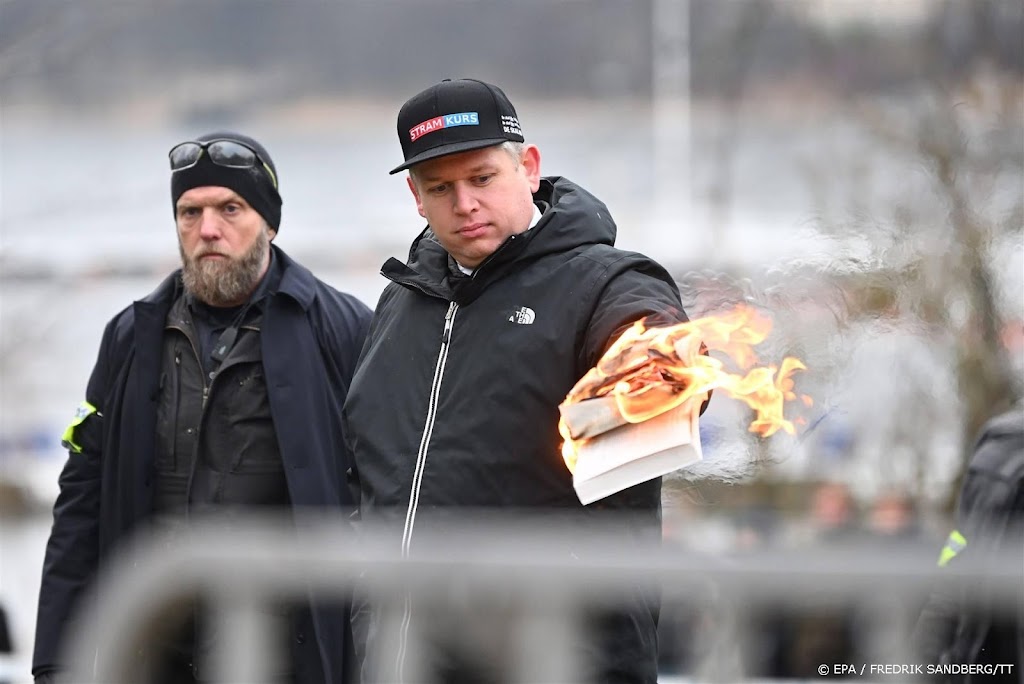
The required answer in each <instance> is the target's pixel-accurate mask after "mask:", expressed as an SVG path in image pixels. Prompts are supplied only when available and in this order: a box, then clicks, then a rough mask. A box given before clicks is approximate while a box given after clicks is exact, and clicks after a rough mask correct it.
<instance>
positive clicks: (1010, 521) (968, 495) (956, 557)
mask: <svg viewBox="0 0 1024 684" xmlns="http://www.w3.org/2000/svg"><path fill="white" fill-rule="evenodd" d="M956 526H957V527H956V530H955V531H954V532H953V533H952V534H951V535H950V539H949V541H948V542H947V546H946V548H945V549H943V555H942V559H941V561H940V563H941V564H942V565H947V564H948V565H949V567H951V568H952V567H958V568H963V569H965V570H970V571H974V572H979V573H980V572H985V571H992V570H996V569H997V568H996V567H994V566H993V564H994V563H995V562H997V559H1003V558H1005V557H1006V556H1007V555H1009V557H1010V559H1011V560H1010V562H1011V563H1014V564H1015V565H1014V567H1012V568H998V569H1000V570H1006V569H1010V570H1013V571H1014V572H1017V573H1019V574H1020V586H1021V587H1022V588H1024V556H1021V555H1020V554H1022V548H1024V547H1022V544H1024V404H1020V403H1018V404H1017V405H1016V406H1015V407H1014V408H1013V409H1011V410H1010V411H1009V412H1007V413H1004V414H1002V415H1000V416H997V417H996V418H994V419H992V420H991V421H989V422H988V423H987V424H986V425H985V427H984V428H983V429H982V431H981V434H980V436H979V437H978V441H977V444H976V446H975V449H974V452H973V454H972V456H971V461H970V463H969V464H968V468H967V474H966V475H965V477H964V481H963V484H962V485H961V488H960V495H959V497H958V499H957V510H956ZM1015 558H1016V559H1018V560H1014V559H1015ZM939 573H940V574H939V578H938V580H937V582H936V585H935V588H934V589H933V590H932V592H931V595H930V596H929V599H928V602H927V603H926V605H925V607H924V609H923V610H922V613H921V617H920V619H919V620H918V624H917V626H916V629H915V634H914V639H915V642H916V643H915V646H916V648H917V650H918V652H919V654H920V657H921V660H922V662H929V663H938V662H946V663H953V664H971V663H980V664H994V665H998V664H1002V665H1004V666H1005V665H1010V664H1012V665H1013V672H1012V673H1010V672H1006V671H1005V670H1004V671H1002V672H1001V674H1002V678H998V677H997V678H996V679H999V681H1008V682H1009V681H1013V682H1024V599H1022V600H1021V601H1020V602H1019V604H1018V605H1017V606H1016V610H1014V609H1012V608H1010V609H1009V610H1007V608H1009V606H1007V605H1005V604H1002V605H997V604H996V603H995V602H996V601H999V600H1000V599H999V598H997V597H992V596H989V595H988V593H987V592H986V591H985V588H984V587H983V586H980V587H974V586H971V587H969V588H966V589H965V588H964V587H962V586H950V583H949V582H947V581H944V580H943V578H942V575H941V573H942V568H940V569H939ZM1022 591H1024V589H1022ZM997 608H998V609H997ZM990 679H993V678H992V677H990V676H985V675H982V676H980V677H974V678H972V677H971V676H969V675H968V676H956V677H948V678H947V679H946V680H944V681H960V682H973V681H989V680H990ZM993 681H994V680H993Z"/></svg>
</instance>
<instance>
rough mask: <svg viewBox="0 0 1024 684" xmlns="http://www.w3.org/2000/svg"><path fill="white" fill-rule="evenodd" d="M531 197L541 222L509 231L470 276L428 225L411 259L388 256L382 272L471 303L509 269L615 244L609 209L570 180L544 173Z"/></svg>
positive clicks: (415, 243) (412, 249)
mask: <svg viewBox="0 0 1024 684" xmlns="http://www.w3.org/2000/svg"><path fill="white" fill-rule="evenodd" d="M533 201H534V203H536V204H538V205H539V206H540V207H541V208H542V210H543V216H542V217H541V219H540V221H539V222H538V223H537V225H535V226H534V227H533V228H532V229H530V230H528V231H526V232H524V233H519V234H518V235H512V236H509V238H508V239H507V240H505V242H503V243H502V244H501V246H500V247H498V249H497V250H496V251H495V252H494V253H493V254H492V255H491V256H489V257H487V259H485V260H484V262H483V263H482V264H480V266H479V267H478V268H477V269H476V272H475V273H474V275H473V277H472V278H469V277H460V276H459V275H458V274H455V273H452V270H451V269H450V268H449V256H448V253H447V252H446V251H445V249H444V247H442V246H441V243H439V242H438V241H437V238H436V237H435V236H434V233H433V230H431V228H430V226H429V225H428V226H427V227H426V228H424V230H423V232H421V233H420V234H419V235H418V236H417V237H416V239H415V240H414V241H413V243H412V246H411V247H410V249H409V258H408V261H407V262H406V263H404V264H403V263H402V262H400V261H398V260H397V259H389V260H388V261H387V262H386V263H385V264H384V266H383V267H382V268H381V274H382V275H383V276H384V277H386V278H388V279H390V280H393V281H394V282H396V283H398V284H400V285H404V286H406V287H411V288H414V289H417V290H420V291H422V292H424V293H425V294H428V295H433V296H436V297H442V298H444V299H449V300H456V301H459V302H460V303H468V302H469V301H472V300H473V299H475V298H476V296H477V295H478V294H479V293H480V292H481V291H483V289H484V288H486V287H487V284H488V283H491V282H493V281H494V280H497V279H499V278H500V277H501V276H502V275H503V274H504V273H507V272H508V270H509V269H513V268H517V267H518V266H521V265H523V264H525V263H528V262H531V261H535V260H537V259H540V258H541V257H543V256H545V255H548V254H558V253H564V252H567V251H569V250H572V249H576V248H579V247H585V246H588V245H596V244H605V245H609V246H614V244H615V236H616V232H617V228H616V225H615V221H614V220H613V219H612V217H611V213H610V212H609V211H608V208H607V207H606V206H605V204H604V202H602V201H601V200H599V199H597V198H596V197H595V196H594V195H592V194H590V193H589V192H587V191H586V190H584V189H583V188H582V187H580V186H579V185H576V184H575V183H573V182H572V181H570V180H568V179H566V178H563V177H561V176H550V177H545V178H542V179H541V181H540V187H539V188H538V189H537V192H535V193H534V195H533Z"/></svg>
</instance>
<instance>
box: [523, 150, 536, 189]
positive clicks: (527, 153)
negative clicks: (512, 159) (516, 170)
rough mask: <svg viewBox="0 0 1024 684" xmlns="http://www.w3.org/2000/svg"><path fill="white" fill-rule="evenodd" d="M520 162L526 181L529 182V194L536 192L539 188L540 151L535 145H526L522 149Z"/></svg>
mask: <svg viewBox="0 0 1024 684" xmlns="http://www.w3.org/2000/svg"><path fill="white" fill-rule="evenodd" d="M520 161H521V163H522V165H523V172H524V173H525V174H526V179H527V180H528V181H529V182H530V192H537V190H538V189H539V188H540V149H539V148H538V147H537V146H536V145H527V146H526V147H524V148H523V156H522V159H521V160H520Z"/></svg>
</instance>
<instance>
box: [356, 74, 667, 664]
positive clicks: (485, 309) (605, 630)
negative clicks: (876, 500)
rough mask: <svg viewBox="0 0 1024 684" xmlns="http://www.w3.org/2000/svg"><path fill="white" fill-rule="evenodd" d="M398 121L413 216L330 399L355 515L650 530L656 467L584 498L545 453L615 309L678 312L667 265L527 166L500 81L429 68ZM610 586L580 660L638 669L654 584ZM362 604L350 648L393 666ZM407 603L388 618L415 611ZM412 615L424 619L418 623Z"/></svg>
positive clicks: (410, 524) (650, 650)
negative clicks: (433, 80) (558, 519)
mask: <svg viewBox="0 0 1024 684" xmlns="http://www.w3.org/2000/svg"><path fill="white" fill-rule="evenodd" d="M398 136H399V140H400V142H401V145H402V152H403V153H404V156H405V161H404V162H403V163H402V164H400V165H398V166H397V167H396V168H395V169H393V170H392V171H391V173H397V172H399V171H402V170H408V171H409V178H408V185H409V189H410V190H411V191H412V195H413V198H414V199H415V201H416V208H417V210H418V211H419V214H420V216H422V217H423V218H425V219H426V220H427V223H428V225H427V226H426V228H425V229H423V230H422V232H421V233H420V234H419V236H418V237H417V238H416V239H415V240H414V241H413V244H412V248H411V250H410V253H409V259H408V262H407V263H403V262H401V261H399V260H397V259H390V260H389V261H388V262H387V263H385V264H384V267H383V270H382V273H383V275H384V276H385V277H386V278H388V279H389V280H391V281H392V282H391V283H390V284H389V285H388V286H387V288H386V289H385V291H384V293H383V295H382V296H381V299H380V303H379V304H378V307H377V310H376V312H375V314H374V319H373V323H372V324H371V327H370V333H369V338H368V340H367V344H366V347H365V349H364V351H363V354H362V357H361V360H360V364H359V367H358V369H357V370H356V375H355V377H354V379H353V381H352V386H351V388H350V391H349V397H348V402H347V404H346V407H345V420H346V428H347V429H346V436H347V437H348V438H349V439H350V443H351V444H352V445H353V449H352V453H353V458H354V461H355V477H356V479H357V481H358V482H359V485H360V488H361V492H362V496H361V515H362V518H363V520H364V521H367V522H374V523H383V524H384V525H385V526H386V525H387V524H388V521H393V522H394V524H395V526H396V530H395V534H396V535H397V530H398V529H401V533H402V541H401V543H402V551H403V552H404V553H409V552H410V550H413V551H414V550H415V548H416V545H417V534H418V533H419V534H421V535H422V531H421V530H422V529H423V527H424V524H428V525H429V524H430V521H432V519H433V516H434V514H438V515H440V516H442V517H444V516H447V515H451V514H452V513H453V512H454V513H455V515H462V516H463V518H465V519H469V518H470V517H471V516H470V514H468V513H462V514H460V513H458V512H457V511H466V510H467V507H478V508H485V509H491V510H493V509H496V508H502V509H506V510H509V509H516V510H518V511H520V512H521V511H523V510H525V509H529V510H531V511H536V510H537V509H542V510H545V511H550V512H551V513H555V512H559V513H561V514H566V513H569V514H570V515H572V516H574V517H573V519H574V520H575V521H576V522H577V523H578V522H579V521H581V520H585V519H588V518H591V517H593V516H591V513H590V512H591V511H594V510H601V511H605V512H608V511H614V512H615V513H616V514H618V515H626V514H627V513H628V514H629V527H630V529H631V530H632V535H631V537H630V538H629V539H628V540H627V541H626V542H624V544H623V546H622V548H623V549H625V548H626V546H627V545H628V544H629V543H632V542H636V541H638V540H643V541H649V542H651V543H657V542H658V541H659V540H660V537H661V523H660V513H661V481H660V478H657V479H653V480H650V481H647V482H645V483H642V484H640V485H637V486H634V487H631V488H628V489H626V490H624V491H621V492H619V493H617V494H614V495H612V496H610V497H608V498H605V499H603V500H601V501H599V502H596V503H594V504H591V505H590V506H587V507H586V509H584V508H583V506H581V504H580V501H579V499H578V498H577V496H576V494H575V492H574V489H573V483H572V475H571V474H570V472H569V470H568V469H567V468H566V466H565V464H564V462H563V460H562V456H561V455H560V450H559V445H560V441H561V440H560V437H559V432H558V421H559V411H558V405H559V403H561V402H562V400H563V399H564V398H565V396H566V394H567V393H568V392H569V390H570V389H571V388H572V387H573V385H574V384H575V383H576V382H577V380H579V379H580V378H581V377H582V376H583V375H584V374H585V373H586V372H587V371H588V370H589V369H590V368H592V367H593V366H594V365H595V363H596V362H597V360H598V359H599V358H600V357H601V355H602V353H603V352H604V351H605V350H606V349H607V348H608V346H609V344H610V343H611V342H612V341H613V340H614V339H615V337H616V336H617V335H618V334H619V332H621V331H622V330H623V329H624V328H625V327H627V326H629V325H630V324H631V323H632V322H634V321H636V320H638V319H640V318H643V317H645V316H648V315H650V314H659V315H661V316H664V317H665V319H666V320H667V321H668V322H674V321H684V320H686V316H685V314H684V313H683V311H682V306H681V303H680V299H679V291H678V289H677V286H676V284H675V282H674V280H673V279H672V277H671V276H670V275H669V274H668V272H666V270H665V269H664V268H662V267H661V266H660V265H659V264H657V263H656V262H654V261H653V260H651V259H649V258H648V257H646V256H643V255H641V254H636V253H632V252H624V251H621V250H618V249H616V248H615V247H614V242H615V234H616V226H615V223H614V221H613V220H612V218H611V215H610V214H609V212H608V209H607V207H605V205H604V204H603V203H602V202H601V201H600V200H598V199H597V198H596V197H594V196H593V195H591V194H590V193H589V192H587V191H586V190H584V189H583V188H581V187H579V186H578V185H576V184H574V183H572V182H571V181H569V180H566V179H565V178H561V177H548V178H545V177H542V176H541V173H540V152H539V150H538V148H537V146H536V145H532V144H527V143H526V142H525V139H524V137H523V128H522V126H521V124H520V121H519V118H518V115H517V113H516V110H515V108H514V107H513V106H512V103H511V102H510V101H509V100H508V98H507V97H506V96H505V93H504V92H503V91H502V90H501V89H500V88H498V87H496V86H494V85H491V84H489V83H484V82H482V81H478V80H472V79H461V80H445V81H442V82H440V83H438V84H436V85H433V86H431V87H430V88H427V89H426V90H424V91H423V92H421V93H419V94H418V95H415V96H414V97H413V98H412V99H410V100H409V101H408V102H406V103H405V104H404V105H403V106H402V108H401V111H400V112H399V115H398ZM421 543H426V542H421ZM421 548H422V547H421ZM617 598H618V599H619V600H620V602H621V604H622V605H623V606H624V610H622V611H620V612H617V613H615V614H612V615H606V616H604V617H603V618H602V619H600V620H598V621H596V622H595V623H594V624H592V625H590V626H591V627H592V628H593V631H594V633H595V637H596V638H595V639H593V640H590V641H588V645H586V646H585V647H584V648H583V653H584V655H583V660H584V661H585V663H584V664H585V665H586V666H592V667H593V669H594V671H593V675H594V678H595V679H597V680H599V681H615V682H654V681H655V680H656V678H657V636H656V632H657V622H658V612H659V606H658V601H657V599H656V598H654V597H651V596H649V595H647V594H646V593H645V592H643V591H640V590H639V588H638V590H637V591H635V592H633V593H631V594H630V595H629V596H620V597H617ZM410 605H411V604H410ZM364 608H365V609H361V610H359V614H358V615H357V616H356V635H357V636H356V642H357V648H361V647H362V646H363V645H365V646H366V649H367V651H369V660H370V661H371V664H372V661H373V660H374V659H376V658H378V657H383V659H384V660H385V661H387V660H388V659H393V660H394V663H393V667H394V670H391V668H392V664H391V663H388V662H385V663H384V667H385V668H387V669H386V671H385V672H377V673H374V674H375V676H377V677H381V678H384V679H388V680H391V679H401V677H402V675H403V674H410V673H404V671H403V664H404V663H403V658H404V650H403V649H400V650H399V651H398V652H397V653H395V654H383V656H381V654H380V653H379V650H380V646H379V641H378V639H380V640H385V639H387V638H389V637H384V636H382V635H380V633H379V628H378V625H377V619H376V616H375V615H374V612H375V611H374V610H373V607H372V606H364ZM407 613H409V614H407V615H405V616H404V619H403V621H402V627H401V629H402V630H408V628H409V625H410V624H411V621H415V620H416V619H417V616H416V615H415V610H411V611H408V610H407ZM421 617H422V616H421ZM428 631H429V632H430V633H431V634H432V635H435V636H436V634H437V631H438V629H437V626H436V623H431V628H430V630H428ZM407 636H408V635H407V634H401V635H399V637H398V641H397V642H396V643H400V644H401V643H406V637H407ZM390 638H393V637H390ZM375 651H378V652H377V653H375ZM365 656H366V654H364V657H365ZM392 656H393V658H392ZM460 657H461V656H460ZM483 660H484V658H479V659H477V662H474V663H468V664H467V663H465V662H463V663H461V665H460V666H461V667H463V669H464V670H466V669H467V668H468V670H469V671H470V672H473V673H475V674H471V675H464V677H465V679H466V680H468V681H473V680H475V681H486V680H489V679H491V678H494V676H493V672H491V674H487V672H488V670H487V665H488V664H487V663H485V662H482V661H483ZM446 667H447V666H446V665H444V664H443V663H441V664H438V665H437V666H436V669H437V670H438V671H440V672H446V670H445V668H446ZM474 668H475V669H474ZM366 676H367V670H366V668H365V667H364V677H366ZM418 676H421V677H422V676H423V675H422V673H418Z"/></svg>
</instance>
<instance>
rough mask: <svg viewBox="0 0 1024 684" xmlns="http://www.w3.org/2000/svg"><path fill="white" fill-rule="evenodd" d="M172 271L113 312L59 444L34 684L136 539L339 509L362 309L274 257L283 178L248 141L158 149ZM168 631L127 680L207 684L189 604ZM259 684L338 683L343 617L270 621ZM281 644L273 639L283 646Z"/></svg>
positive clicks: (224, 138) (346, 646)
mask: <svg viewBox="0 0 1024 684" xmlns="http://www.w3.org/2000/svg"><path fill="white" fill-rule="evenodd" d="M170 162H171V171H172V173H171V205H172V208H173V209H174V216H175V222H176V225H177V230H178V244H179V249H180V252H181V262H182V267H181V269H179V270H177V271H175V272H174V273H172V274H171V275H170V276H168V277H167V278H166V279H165V280H164V281H163V282H162V283H161V284H160V285H159V286H158V287H157V289H156V290H154V291H153V292H152V293H151V294H149V295H148V296H147V297H145V298H144V299H141V300H139V301H136V302H135V303H134V304H132V305H130V306H128V307H127V308H126V309H124V310H123V311H121V312H120V313H119V314H117V315H116V316H115V317H114V318H113V319H112V320H111V321H110V322H109V323H108V324H107V327H106V330H105V332H104V334H103V340H102V343H101V346H100V351H99V357H98V359H97V362H96V365H95V367H94V369H93V372H92V376H91V377H90V379H89V383H88V386H87V388H86V392H85V401H83V402H82V404H81V406H80V407H79V409H78V412H77V413H76V415H75V418H74V420H73V421H72V423H71V425H70V426H69V427H68V429H67V430H66V431H65V433H64V436H63V442H64V445H65V447H67V449H68V452H69V456H68V460H67V463H66V464H65V466H64V470H63V472H62V474H61V476H60V495H59V496H58V499H57V502H56V505H55V507H54V524H53V529H52V532H51V535H50V539H49V543H48V545H47V549H46V560H45V564H44V567H43V579H42V588H41V592H40V600H39V614H38V623H37V629H36V642H35V655H34V661H33V668H32V672H33V674H34V675H35V677H36V681H37V682H39V681H49V680H50V679H52V677H53V676H54V673H59V672H60V671H61V668H62V666H63V665H64V664H62V663H60V662H59V661H58V658H59V656H60V649H61V648H62V647H63V646H64V645H65V644H64V642H65V640H66V638H67V637H68V636H69V635H70V634H73V633H74V627H73V626H71V625H69V618H71V617H73V615H74V612H73V611H74V609H75V608H76V607H77V606H78V604H79V602H80V600H81V598H82V596H83V593H84V591H85V590H86V589H87V588H88V587H89V586H90V585H91V584H92V582H93V581H94V579H95V577H96V574H97V572H98V570H99V569H100V568H102V565H103V562H104V559H106V558H107V557H108V556H109V554H110V553H111V552H112V551H114V550H115V549H117V548H118V546H119V544H120V543H121V542H122V541H123V540H124V539H125V538H126V537H127V536H128V535H129V534H130V533H133V532H138V531H140V530H158V531H161V532H163V533H164V534H165V535H166V539H167V540H168V543H169V544H173V543H174V540H175V539H176V538H178V537H180V536H182V535H183V534H184V533H185V532H186V521H196V520H203V519H218V520H230V517H231V515H232V513H233V512H238V511H240V510H241V511H244V510H250V511H256V510H258V511H275V510H282V511H283V510H286V509H287V508H289V507H306V506H322V507H328V508H332V509H341V510H343V511H344V510H351V509H352V508H354V504H355V502H354V500H353V499H354V497H353V496H352V494H351V493H350V491H349V489H348V488H347V487H346V486H345V484H344V477H345V475H344V474H345V472H346V470H347V469H348V467H349V455H348V452H347V451H346V447H345V439H344V430H343V428H342V425H341V418H340V415H339V407H341V406H342V405H343V404H344V400H345V395H346V390H347V387H348V386H349V383H350V382H351V378H352V374H353V371H354V368H355V362H356V359H357V356H358V354H359V350H360V348H361V346H362V344H363V340H364V337H365V335H366V330H367V325H368V323H369V319H370V311H369V309H368V308H367V307H366V305H364V304H363V303H361V302H360V301H358V300H357V299H355V298H354V297H352V296H350V295H348V294H344V293H341V292H338V291H337V290H335V289H334V288H332V287H330V286H329V285H326V284H325V283H323V282H321V281H320V280H318V279H317V278H315V277H314V276H313V275H312V274H311V273H310V272H309V271H308V270H307V269H305V268H304V267H303V266H301V265H300V264H298V263H297V262H295V261H293V260H292V259H291V258H290V257H289V256H288V255H287V254H285V253H284V251H282V250H281V249H280V248H278V247H276V246H272V245H271V241H272V240H273V239H274V237H275V236H276V235H277V232H278V230H279V229H280V223H281V204H282V201H281V195H280V193H279V180H280V179H279V176H278V172H277V168H276V167H275V166H274V162H273V161H272V160H271V158H270V155H269V154H268V153H267V150H266V149H265V148H264V147H263V146H262V145H260V144H259V143H258V142H256V141H255V140H253V139H252V138H249V137H247V136H244V135H239V134H237V133H230V132H219V133H211V134H209V135H204V136H200V137H198V138H196V139H195V140H192V141H187V142H183V143H181V144H179V145H176V146H175V147H173V148H172V149H171V151H170ZM184 613H185V617H184V618H183V619H181V620H178V621H173V620H165V621H163V623H164V626H165V627H166V629H164V630H163V632H162V633H161V635H159V636H158V638H157V643H155V644H147V645H145V648H144V649H143V659H142V661H141V662H140V664H139V667H140V678H141V677H142V676H143V674H144V673H146V672H149V673H151V674H153V675H154V676H155V679H153V680H151V681H157V682H161V683H166V684H172V683H174V684H176V683H179V682H188V683H191V682H200V681H207V680H208V679H209V676H210V673H209V671H208V669H206V668H207V667H208V665H209V663H208V662H204V656H205V655H206V654H208V653H209V651H210V650H212V649H216V648H218V647H219V646H220V645H222V641H221V640H220V639H219V638H218V636H217V635H216V634H212V633H211V632H210V631H209V629H208V628H209V626H210V625H209V624H208V623H207V622H206V621H204V619H203V618H204V614H203V612H202V611H201V610H200V611H197V610H194V609H193V608H192V607H191V605H190V606H188V607H187V608H186V609H185V611H184ZM277 613H278V615H277V616H276V617H277V618H278V619H279V624H281V625H283V626H284V627H285V631H287V643H282V644H281V648H282V652H283V653H284V655H285V658H284V659H283V660H284V662H282V663H281V667H280V672H272V673H268V675H270V676H271V677H272V681H281V682H297V683H299V682H301V683H305V682H309V683H310V684H312V683H314V682H335V683H341V682H346V681H349V680H348V676H347V675H346V670H348V669H350V668H351V667H352V659H351V658H349V659H347V660H346V652H347V651H350V650H351V648H350V647H351V631H350V627H349V618H348V614H347V610H345V609H341V608H338V607H337V606H324V605H320V604H306V605H302V606H295V607H288V608H281V609H280V610H278V611H277ZM282 638H284V635H283V634H282Z"/></svg>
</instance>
